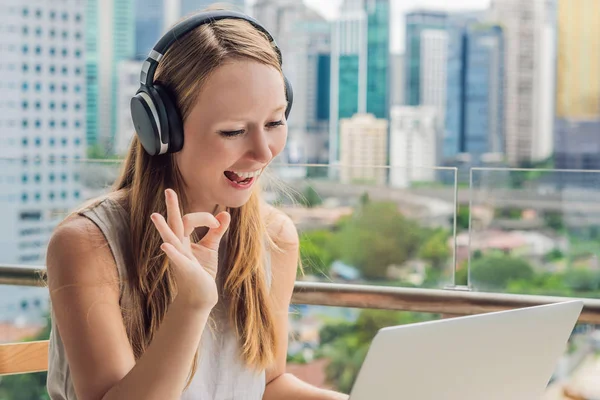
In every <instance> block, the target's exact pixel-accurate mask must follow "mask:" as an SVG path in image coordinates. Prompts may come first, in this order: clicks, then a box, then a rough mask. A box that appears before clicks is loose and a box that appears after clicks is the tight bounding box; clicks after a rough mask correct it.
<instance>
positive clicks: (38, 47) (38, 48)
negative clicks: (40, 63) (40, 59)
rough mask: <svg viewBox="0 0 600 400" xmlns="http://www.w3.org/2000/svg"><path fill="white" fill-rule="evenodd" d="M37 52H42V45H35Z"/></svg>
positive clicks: (38, 53)
mask: <svg viewBox="0 0 600 400" xmlns="http://www.w3.org/2000/svg"><path fill="white" fill-rule="evenodd" d="M35 54H37V55H38V56H39V55H40V54H42V47H41V46H35Z"/></svg>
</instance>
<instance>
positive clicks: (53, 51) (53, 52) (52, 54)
mask: <svg viewBox="0 0 600 400" xmlns="http://www.w3.org/2000/svg"><path fill="white" fill-rule="evenodd" d="M55 54H56V49H55V48H54V47H50V55H51V56H54V55H55Z"/></svg>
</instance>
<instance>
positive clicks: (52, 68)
mask: <svg viewBox="0 0 600 400" xmlns="http://www.w3.org/2000/svg"><path fill="white" fill-rule="evenodd" d="M49 69H50V73H51V74H53V75H54V73H55V72H56V67H55V66H54V65H51V66H50V68H49Z"/></svg>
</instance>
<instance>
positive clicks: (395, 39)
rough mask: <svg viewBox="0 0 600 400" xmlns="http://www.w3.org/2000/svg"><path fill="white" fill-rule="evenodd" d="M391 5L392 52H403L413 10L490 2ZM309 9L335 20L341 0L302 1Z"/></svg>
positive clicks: (431, 0)
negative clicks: (408, 14) (408, 15)
mask: <svg viewBox="0 0 600 400" xmlns="http://www.w3.org/2000/svg"><path fill="white" fill-rule="evenodd" d="M390 2H391V5H392V17H391V18H392V20H391V27H392V28H391V38H390V40H391V43H390V47H391V50H392V52H394V53H401V52H403V51H404V17H403V16H404V14H405V13H406V12H407V11H410V10H412V9H415V8H428V9H438V10H447V11H456V10H476V9H485V8H487V7H489V5H490V0H390ZM304 3H305V4H307V5H308V6H309V7H311V8H313V9H315V10H317V11H319V12H320V13H321V14H322V15H323V16H324V17H326V18H328V19H332V18H335V16H336V15H337V13H338V8H339V6H340V4H341V3H342V0H304Z"/></svg>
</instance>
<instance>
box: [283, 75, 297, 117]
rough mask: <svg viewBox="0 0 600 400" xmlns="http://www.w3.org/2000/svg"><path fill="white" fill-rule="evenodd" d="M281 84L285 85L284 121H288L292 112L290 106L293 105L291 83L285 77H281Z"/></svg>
mask: <svg viewBox="0 0 600 400" xmlns="http://www.w3.org/2000/svg"><path fill="white" fill-rule="evenodd" d="M283 83H284V84H285V98H286V100H287V103H288V104H287V107H286V109H285V119H288V117H289V115H290V112H291V111H292V104H293V103H294V90H293V89H292V83H291V82H290V81H289V80H288V78H287V77H286V76H285V75H283Z"/></svg>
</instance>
